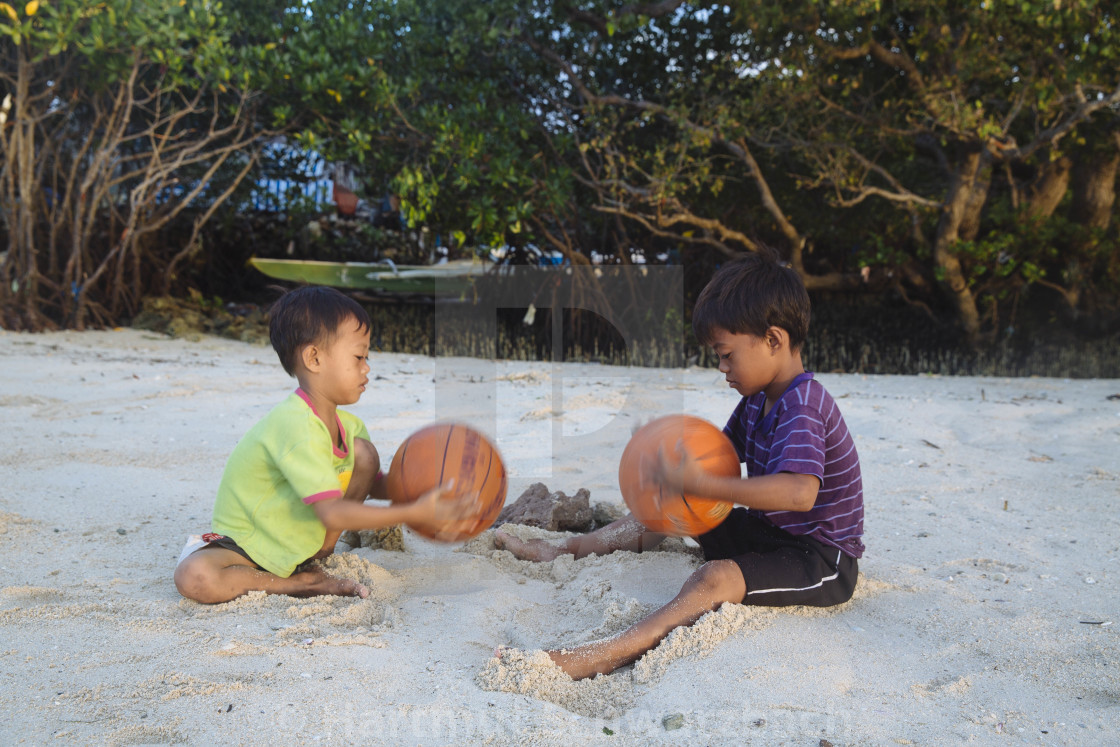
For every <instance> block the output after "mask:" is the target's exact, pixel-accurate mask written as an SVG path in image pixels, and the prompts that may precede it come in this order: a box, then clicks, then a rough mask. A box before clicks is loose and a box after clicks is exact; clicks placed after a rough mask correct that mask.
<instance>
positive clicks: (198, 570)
mask: <svg viewBox="0 0 1120 747" xmlns="http://www.w3.org/2000/svg"><path fill="white" fill-rule="evenodd" d="M196 555H197V553H196V554H195V555H191V556H188V557H187V558H186V559H185V560H183V562H182V563H180V564H179V565H178V566H177V567H176V568H175V588H176V589H178V590H179V593H180V594H182V595H183V596H184V597H186V598H187V599H193V600H194V601H196V602H203V603H206V602H207V601H209V599H208V597H209V596H210V594H209V588H210V586H211V581H212V579H211V578H210V574H209V566H208V565H207V564H206V563H202V562H200V561H199V558H198V557H196Z"/></svg>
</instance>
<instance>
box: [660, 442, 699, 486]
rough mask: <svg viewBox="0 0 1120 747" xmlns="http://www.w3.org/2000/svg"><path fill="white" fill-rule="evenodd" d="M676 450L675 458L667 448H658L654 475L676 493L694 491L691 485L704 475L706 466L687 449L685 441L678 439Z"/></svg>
mask: <svg viewBox="0 0 1120 747" xmlns="http://www.w3.org/2000/svg"><path fill="white" fill-rule="evenodd" d="M674 451H675V452H676V454H675V457H676V458H675V459H673V458H672V457H670V456H669V455H668V454H666V453H665V449H663V448H659V449H658V450H657V464H656V465H654V473H653V475H652V477H653V479H654V480H656V481H657V482H659V483H661V484H662V485H664V486H666V487H667V488H670V489H671V490H672V491H673V492H675V493H689V492H692V491H690V490H689V487H694V486H695V485H696V484H697V483H698V482H699V481H700V479H701V478H702V477H703V476H704V468H703V467H701V466H700V463H699V462H697V461H696V460H695V459H693V457H692V455H691V454H689V453H688V451H686V450H685V448H684V441H677V446H676V449H675V450H674Z"/></svg>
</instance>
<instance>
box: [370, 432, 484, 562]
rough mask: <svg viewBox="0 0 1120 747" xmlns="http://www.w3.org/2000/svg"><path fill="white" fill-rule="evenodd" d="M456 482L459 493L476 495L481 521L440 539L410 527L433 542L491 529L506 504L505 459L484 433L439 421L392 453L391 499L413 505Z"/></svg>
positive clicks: (388, 479)
mask: <svg viewBox="0 0 1120 747" xmlns="http://www.w3.org/2000/svg"><path fill="white" fill-rule="evenodd" d="M452 479H453V480H454V481H455V487H454V488H452V490H453V491H454V493H455V494H456V495H463V494H464V493H471V492H475V491H477V492H478V495H479V511H478V515H477V518H476V519H475V520H474V521H473V522H467V523H466V524H465V525H464V526H463V527H462V528H460V530H459V531H457V532H455V533H454V535H453V536H440V537H438V538H437V537H434V536H433V535H432V534H431V533H430V532H429V531H428V530H427V529H426V528H419V527H411V528H412V529H413V530H415V531H416V532H418V533H420V534H422V535H424V536H425V537H428V538H429V539H440V540H442V541H445V542H459V541H462V540H467V539H470V538H471V537H474V536H475V535H477V534H478V533H479V532H482V531H483V530H484V529H487V528H489V526H490V525H491V524H493V523H494V520H495V519H497V518H498V514H499V513H501V511H502V505H503V504H504V503H505V501H506V468H505V466H504V465H503V464H502V457H501V455H500V454H498V450H497V449H496V448H494V445H493V444H491V443H490V442H489V441H488V440H486V437H485V436H483V435H482V434H481V433H479V432H478V431H476V430H475V429H474V428H471V427H470V426H468V425H463V424H462V423H436V424H434V425H429V426H427V427H425V428H421V429H420V430H418V431H416V432H415V433H413V434H412V435H411V436H409V437H408V438H406V439H405V440H404V442H403V443H402V444H401V445H400V448H399V449H397V453H396V454H394V455H393V461H392V463H391V464H390V465H389V474H388V475H386V477H385V487H386V490H387V492H388V494H389V500H390V501H393V502H394V503H409V502H411V501H414V500H416V499H417V498H419V497H420V496H421V495H423V494H424V493H426V492H428V491H429V490H431V489H432V488H435V487H438V486H440V485H443V484H444V483H446V482H448V481H449V480H452ZM410 526H411V525H410Z"/></svg>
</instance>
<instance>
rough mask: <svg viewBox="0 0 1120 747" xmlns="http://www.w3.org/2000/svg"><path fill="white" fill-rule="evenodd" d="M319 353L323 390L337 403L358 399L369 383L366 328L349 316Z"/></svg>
mask: <svg viewBox="0 0 1120 747" xmlns="http://www.w3.org/2000/svg"><path fill="white" fill-rule="evenodd" d="M320 356H321V357H320V362H321V363H322V369H321V370H322V378H321V380H320V386H321V388H322V391H323V393H324V394H325V395H327V396H328V397H330V399H331V401H332V402H334V403H335V404H337V405H352V404H354V403H355V402H357V401H358V399H359V398H360V397H361V396H362V392H364V391H365V390H366V384H367V383H369V362H368V360H367V359H368V358H369V330H368V329H365V328H363V327H362V326H361V325H360V324H359V323H358V320H357V319H354V318H353V317H351V318H350V319H349V320H347V321H345V322H343V323H342V326H341V327H340V328H339V330H338V335H337V336H336V337H335V339H334V341H333V342H331V343H330V344H329V345H327V346H325V348H323V349H322V352H321V353H320Z"/></svg>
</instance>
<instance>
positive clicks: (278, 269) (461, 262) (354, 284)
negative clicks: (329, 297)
mask: <svg viewBox="0 0 1120 747" xmlns="http://www.w3.org/2000/svg"><path fill="white" fill-rule="evenodd" d="M249 264H251V265H252V266H253V267H255V268H256V269H257V270H259V271H261V272H263V273H264V274H265V275H268V276H269V277H270V278H276V279H277V280H288V281H290V282H295V283H309V284H311V285H329V286H332V287H334V288H350V289H354V290H369V291H380V292H382V293H401V294H421V295H428V296H437V295H438V296H444V295H458V294H459V293H461V292H462V291H464V290H466V289H467V288H469V287H470V284H471V282H472V281H473V280H474V279H475V278H477V277H479V276H481V275H483V274H484V273H485V272H486V271H487V270H488V269H489V268H490V267H492V266H493V265H492V264H491V263H489V262H482V261H480V260H477V259H457V260H452V261H450V262H443V263H442V264H437V265H397V264H394V263H393V262H392V261H391V260H383V261H381V262H323V261H318V260H310V259H268V258H264V257H253V258H251V259H250V260H249Z"/></svg>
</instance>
